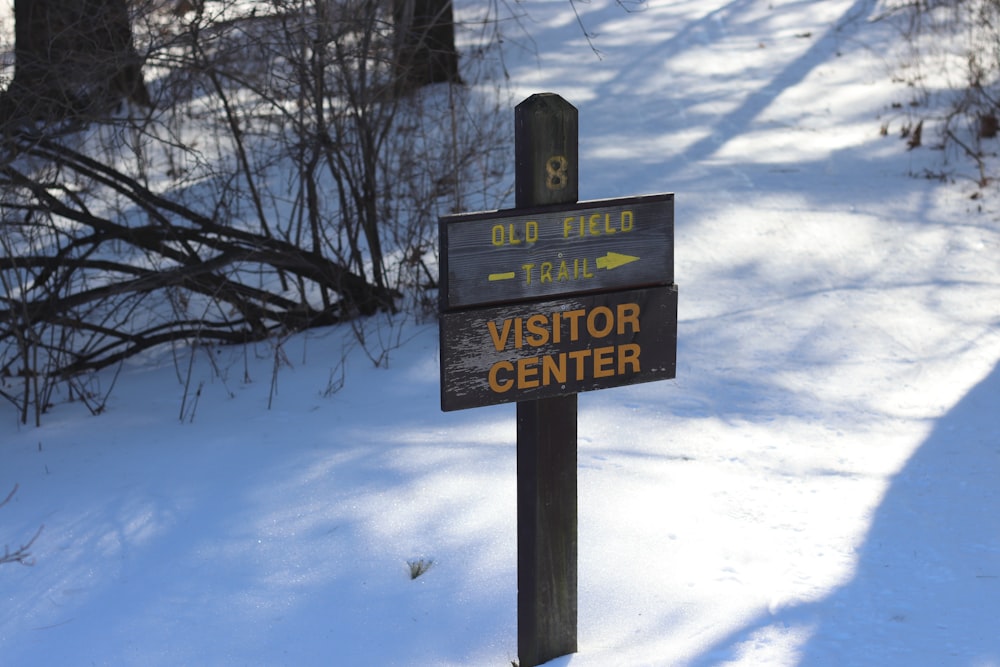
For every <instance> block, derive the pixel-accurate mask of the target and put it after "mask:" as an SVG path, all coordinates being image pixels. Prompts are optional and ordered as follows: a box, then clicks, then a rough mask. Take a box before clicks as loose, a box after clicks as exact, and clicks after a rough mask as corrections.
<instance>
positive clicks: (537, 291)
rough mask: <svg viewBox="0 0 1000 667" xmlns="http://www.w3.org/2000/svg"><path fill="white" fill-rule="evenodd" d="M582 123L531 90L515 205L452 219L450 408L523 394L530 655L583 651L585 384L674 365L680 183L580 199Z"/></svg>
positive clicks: (522, 614) (518, 142)
mask: <svg viewBox="0 0 1000 667" xmlns="http://www.w3.org/2000/svg"><path fill="white" fill-rule="evenodd" d="M578 127H579V123H578V119H577V110H576V108H575V107H573V105H571V104H569V103H568V102H567V101H566V100H564V99H562V98H561V97H559V96H558V95H554V94H552V93H543V94H539V95H532V96H531V97H529V98H528V99H526V100H524V101H523V102H521V103H520V104H519V105H517V107H516V108H515V110H514V128H515V132H514V162H515V174H514V176H515V178H514V190H515V200H516V201H515V204H516V206H517V208H516V209H512V210H508V211H494V212H490V213H471V214H461V215H453V216H448V217H445V218H442V219H441V221H440V246H439V258H440V259H439V261H440V263H441V272H440V283H439V290H440V299H439V311H440V312H439V314H440V318H439V323H440V333H441V335H440V342H441V408H442V409H443V410H459V409H463V408H473V407H478V406H482V405H491V404H495V403H505V402H512V401H516V402H517V646H518V659H519V664H520V665H522V667H536V665H541V664H542V663H544V662H547V661H549V660H551V659H553V658H556V657H558V656H561V655H567V654H569V653H575V652H576V650H577V638H576V633H577V502H576V500H577V498H576V497H577V484H576V468H577V443H576V439H577V423H576V421H577V396H576V394H577V392H580V391H588V390H591V389H603V388H606V387H617V386H621V385H625V384H633V383H636V382H647V381H651V380H665V379H669V378H672V377H674V371H675V367H676V350H677V286H676V285H674V284H673V279H674V262H673V252H674V243H673V221H674V208H673V204H674V200H673V195H672V194H659V195H647V196H644V197H630V198H626V199H614V200H604V201H592V202H577V199H578V194H579V187H578V185H579V183H578V180H579V179H578V174H579V168H578V164H577V161H578V157H579V150H578V145H577V143H578V142H577V131H578ZM554 297H559V298H554Z"/></svg>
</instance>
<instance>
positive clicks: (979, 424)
mask: <svg viewBox="0 0 1000 667" xmlns="http://www.w3.org/2000/svg"><path fill="white" fill-rule="evenodd" d="M998 406H1000V363H998V364H997V365H996V366H995V367H994V368H993V370H992V371H991V372H990V374H989V375H988V376H987V377H986V378H985V379H983V380H982V381H981V382H980V383H979V384H978V385H976V386H975V387H974V388H973V389H972V390H971V391H970V392H969V393H968V394H966V396H965V397H964V398H963V399H962V400H961V401H960V402H959V403H958V404H957V405H955V406H954V407H953V408H952V409H951V410H950V411H949V412H948V413H947V414H946V415H944V416H943V417H941V418H940V419H939V420H938V421H937V423H936V424H935V427H934V430H933V432H932V433H931V434H930V436H929V437H928V438H927V440H926V441H925V442H924V443H923V444H922V445H921V447H920V448H919V450H917V452H916V453H915V454H914V455H913V457H912V458H911V459H910V460H909V461H908V462H907V464H906V466H905V467H904V468H903V469H902V470H901V471H900V472H899V473H898V474H897V475H896V477H895V478H894V479H893V480H892V482H891V484H890V486H889V488H888V489H887V491H886V495H885V497H884V499H883V501H882V503H881V505H880V506H879V507H878V509H877V511H876V512H875V516H874V518H873V521H872V524H871V528H870V530H869V532H868V535H867V537H866V540H865V542H864V544H863V545H862V546H861V547H860V549H859V550H858V559H857V566H856V570H855V572H854V575H853V577H852V579H851V580H850V581H849V582H847V583H846V584H844V585H843V586H842V587H840V588H839V589H838V590H836V591H835V592H833V593H832V594H830V595H829V596H827V597H825V598H823V599H820V600H817V601H813V602H805V603H801V604H797V605H791V606H788V607H785V608H781V609H777V610H772V613H766V614H762V615H761V616H759V617H757V618H756V619H755V620H754V621H753V622H751V623H749V624H748V625H746V626H744V627H743V628H741V629H740V630H738V631H737V632H734V633H732V634H730V635H729V636H727V637H725V638H723V639H722V640H721V641H719V642H717V643H716V644H715V645H714V646H712V647H711V648H710V649H709V650H707V651H705V652H704V653H702V655H701V656H700V657H698V658H697V659H695V660H694V661H692V663H691V664H692V665H698V666H705V667H708V666H709V665H717V664H720V663H724V662H726V661H728V660H735V659H739V658H741V657H743V658H746V657H747V656H748V655H749V654H750V653H752V651H753V649H754V648H756V647H760V646H763V645H766V644H768V643H770V642H771V641H773V640H774V639H775V638H776V637H779V636H781V635H782V634H784V633H787V632H789V631H791V632H792V633H795V632H802V633H803V634H806V635H808V636H809V639H808V640H806V641H805V643H804V644H803V645H802V646H801V647H800V649H799V654H798V656H797V664H799V665H806V666H810V667H811V666H813V665H872V666H875V665H878V666H880V667H882V666H885V665H907V666H908V667H911V666H913V665H927V666H931V665H935V666H936V665H987V664H998V663H1000V613H998V612H1000V487H998V483H997V481H998V479H1000V412H998V410H997V408H998Z"/></svg>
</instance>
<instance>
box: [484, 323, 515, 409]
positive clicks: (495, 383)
mask: <svg viewBox="0 0 1000 667" xmlns="http://www.w3.org/2000/svg"><path fill="white" fill-rule="evenodd" d="M507 321H508V322H509V321H510V320H507ZM501 370H505V371H508V372H510V373H513V372H514V364H512V363H510V362H509V361H498V362H496V363H495V364H493V365H492V366H490V374H489V380H490V389H492V390H493V391H494V392H496V393H498V394H502V393H504V392H505V391H507V390H509V389H510V388H511V387H513V386H514V381H513V380H511V379H505V380H500V379H498V378H497V374H498V373H499V371H501Z"/></svg>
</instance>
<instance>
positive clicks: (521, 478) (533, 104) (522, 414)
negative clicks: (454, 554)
mask: <svg viewBox="0 0 1000 667" xmlns="http://www.w3.org/2000/svg"><path fill="white" fill-rule="evenodd" d="M578 128H579V124H578V120H577V110H576V108H575V107H573V106H572V105H571V104H570V103H569V102H567V101H566V100H564V99H563V98H561V97H559V96H558V95H551V94H549V95H532V96H531V97H529V98H528V99H526V100H525V101H523V102H521V104H519V105H517V107H515V109H514V164H515V172H514V192H515V205H516V206H517V208H526V207H529V206H543V205H546V204H566V203H574V202H576V200H577V198H578V195H579V168H578V165H579V159H578V156H579V151H578V140H579V137H578V135H579V130H578ZM576 406H577V400H576V394H575V393H574V394H569V395H567V396H554V397H552V398H542V399H538V400H534V401H519V402H518V404H517V653H518V657H519V658H520V663H519V665H521V666H522V667H534V666H535V665H540V664H542V663H544V662H548V661H549V660H551V659H553V658H557V657H559V656H561V655H567V654H569V653H576V647H577V644H576V622H577V613H576V611H577V599H576V580H577V577H576V571H577V515H576V413H577V409H576Z"/></svg>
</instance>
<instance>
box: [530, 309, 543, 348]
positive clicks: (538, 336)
mask: <svg viewBox="0 0 1000 667" xmlns="http://www.w3.org/2000/svg"><path fill="white" fill-rule="evenodd" d="M548 323H549V318H547V317H546V316H545V315H542V314H541V313H538V314H536V315H532V316H531V317H529V318H528V321H527V322H526V323H525V326H526V327H528V345H530V346H531V347H538V346H539V345H545V344H546V343H548V342H549V330H548V328H547V325H548Z"/></svg>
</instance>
